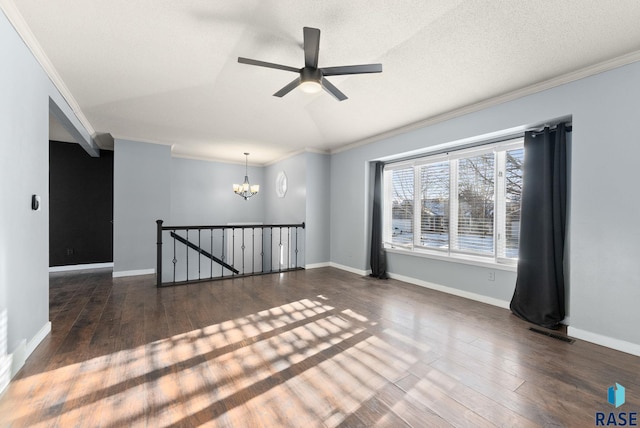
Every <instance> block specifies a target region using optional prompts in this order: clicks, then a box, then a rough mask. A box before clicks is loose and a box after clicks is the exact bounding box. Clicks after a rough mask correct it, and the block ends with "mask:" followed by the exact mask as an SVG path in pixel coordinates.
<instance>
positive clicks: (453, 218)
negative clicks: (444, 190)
mask: <svg viewBox="0 0 640 428" xmlns="http://www.w3.org/2000/svg"><path fill="white" fill-rule="evenodd" d="M449 179H450V185H449V253H451V252H453V251H454V250H457V249H458V160H457V159H453V160H451V161H450V164H449Z"/></svg>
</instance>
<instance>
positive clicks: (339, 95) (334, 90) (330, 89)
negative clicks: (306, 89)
mask: <svg viewBox="0 0 640 428" xmlns="http://www.w3.org/2000/svg"><path fill="white" fill-rule="evenodd" d="M320 84H321V85H322V88H323V89H324V90H325V91H327V92H329V93H330V94H331V95H333V96H334V97H335V98H336V99H337V100H338V101H344V100H346V99H347V96H346V95H345V94H343V93H342V92H341V91H340V89H338V88H336V87H335V86H333V84H332V83H331V82H329V81H328V80H327V79H322V80H321V81H320Z"/></svg>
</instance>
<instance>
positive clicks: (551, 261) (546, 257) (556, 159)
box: [510, 124, 571, 328]
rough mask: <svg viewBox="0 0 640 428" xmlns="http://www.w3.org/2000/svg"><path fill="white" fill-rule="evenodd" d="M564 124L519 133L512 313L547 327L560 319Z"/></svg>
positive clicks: (562, 307)
mask: <svg viewBox="0 0 640 428" xmlns="http://www.w3.org/2000/svg"><path fill="white" fill-rule="evenodd" d="M570 131H571V130H570V128H568V127H567V126H566V125H565V124H559V125H558V126H557V127H556V128H555V129H550V128H548V127H547V128H545V129H544V131H542V132H527V133H525V136H524V166H523V177H522V212H521V216H520V249H519V255H518V276H517V280H516V289H515V292H514V294H513V298H512V299H511V304H510V307H511V311H512V312H513V313H514V314H515V315H517V316H518V317H520V318H522V319H524V320H526V321H529V322H531V323H533V324H537V325H539V326H542V327H546V328H557V327H558V325H559V323H560V322H561V321H562V320H563V319H564V317H565V289H564V271H563V264H564V241H565V228H566V211H567V209H566V208H567V196H566V195H567V149H566V141H567V132H570Z"/></svg>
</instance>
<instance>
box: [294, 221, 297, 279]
mask: <svg viewBox="0 0 640 428" xmlns="http://www.w3.org/2000/svg"><path fill="white" fill-rule="evenodd" d="M295 230H296V265H295V266H294V267H295V268H296V269H297V268H298V228H297V227H296V228H295Z"/></svg>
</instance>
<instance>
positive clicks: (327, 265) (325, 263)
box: [304, 262, 329, 269]
mask: <svg viewBox="0 0 640 428" xmlns="http://www.w3.org/2000/svg"><path fill="white" fill-rule="evenodd" d="M323 267H329V262H324V263H311V264H310V265H305V266H304V268H305V269H318V268H323Z"/></svg>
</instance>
